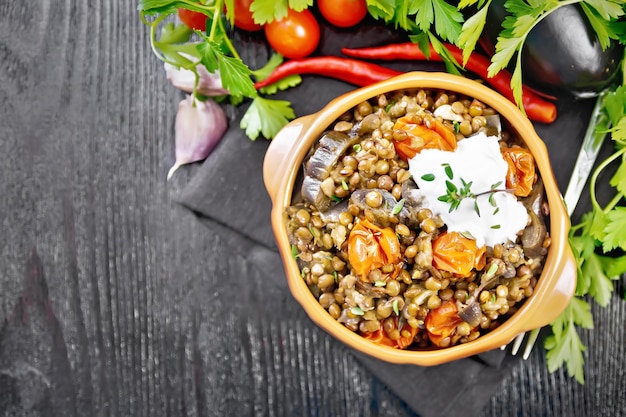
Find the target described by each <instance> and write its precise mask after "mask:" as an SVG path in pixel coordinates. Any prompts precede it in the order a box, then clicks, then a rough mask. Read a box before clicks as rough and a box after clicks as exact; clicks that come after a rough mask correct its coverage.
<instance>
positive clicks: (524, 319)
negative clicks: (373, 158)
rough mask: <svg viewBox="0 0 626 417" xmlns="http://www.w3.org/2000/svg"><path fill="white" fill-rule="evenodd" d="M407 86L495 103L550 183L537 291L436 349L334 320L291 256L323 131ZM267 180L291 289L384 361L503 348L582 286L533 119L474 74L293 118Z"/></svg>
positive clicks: (421, 76)
mask: <svg viewBox="0 0 626 417" xmlns="http://www.w3.org/2000/svg"><path fill="white" fill-rule="evenodd" d="M409 88H435V89H444V90H449V91H456V92H459V93H461V94H465V95H467V96H469V97H474V98H476V99H478V100H480V101H482V102H483V103H485V104H487V105H489V106H491V107H493V108H494V109H495V110H496V111H497V112H498V113H500V115H501V117H503V118H504V119H506V120H508V122H509V123H510V125H511V127H512V128H513V129H514V130H516V131H517V132H518V134H519V136H520V137H521V138H522V140H524V142H525V143H526V145H527V146H528V148H529V149H530V151H531V152H532V153H533V155H534V157H535V160H536V163H537V166H538V169H539V172H540V174H541V177H542V178H543V181H544V184H545V191H546V196H547V201H548V204H549V207H550V217H549V230H550V236H551V239H552V240H551V245H550V248H549V251H548V254H547V256H546V261H545V266H544V268H543V272H542V274H541V276H540V278H539V280H538V282H537V285H536V287H535V290H534V293H533V294H532V296H531V297H529V298H528V299H526V301H525V302H524V303H523V305H522V306H521V307H520V308H519V310H518V311H517V312H515V313H514V314H513V315H512V316H511V317H509V318H508V319H507V320H506V321H504V322H503V323H502V324H501V325H500V326H499V327H497V328H496V329H495V330H492V331H491V332H488V333H486V334H484V335H482V336H480V337H479V338H477V339H476V340H474V341H471V342H468V343H464V344H459V345H455V346H452V347H448V348H443V349H438V350H427V351H421V350H399V349H394V348H391V347H387V346H383V345H378V344H375V343H373V342H371V341H369V340H367V339H365V338H364V337H362V336H361V335H359V334H358V333H355V332H352V331H351V330H349V329H347V328H346V327H345V326H344V325H342V324H341V323H339V322H337V321H335V320H334V319H333V318H332V317H331V316H330V314H329V313H328V312H327V311H326V310H325V309H324V308H323V307H322V306H321V305H320V304H319V302H318V301H317V300H316V298H315V297H314V296H313V294H312V293H311V291H310V290H309V288H308V287H307V285H306V283H305V281H304V280H303V279H302V277H301V276H300V271H299V268H298V265H297V264H296V261H295V260H294V258H293V257H292V255H291V245H290V242H289V238H288V234H287V227H286V222H285V218H284V217H285V216H284V215H283V213H284V210H285V208H286V207H287V206H289V205H290V204H291V202H292V193H293V190H294V184H295V181H296V178H297V176H298V173H299V171H300V170H301V167H302V162H303V160H304V158H305V156H306V154H307V152H308V151H309V149H310V148H311V147H312V145H313V144H314V143H315V141H317V140H318V139H319V137H320V135H321V134H322V133H323V132H324V131H325V130H326V129H327V128H328V127H329V126H331V124H333V122H334V121H335V120H336V119H337V118H338V117H339V116H340V115H342V114H343V113H344V112H346V111H347V110H349V109H351V108H353V107H354V106H356V105H357V104H359V103H361V102H363V101H364V100H367V99H370V98H372V97H375V96H377V95H379V94H382V93H386V92H390V91H395V90H403V89H409ZM263 175H264V181H265V186H266V188H267V190H268V193H269V195H270V197H271V199H272V203H273V208H272V214H271V221H272V227H273V231H274V234H275V237H276V241H277V244H278V248H279V250H280V253H281V256H282V259H283V263H284V267H285V271H286V276H287V280H288V283H289V288H290V290H291V292H292V294H293V296H294V298H295V299H296V300H297V301H298V302H299V303H300V304H301V305H302V307H303V308H304V310H305V311H306V312H307V314H308V315H309V317H310V318H311V319H312V320H313V321H314V322H315V323H316V324H317V325H319V326H320V327H321V328H323V329H324V330H325V331H327V332H328V333H330V334H331V335H332V336H334V337H336V338H337V339H339V340H340V341H342V342H344V343H345V344H347V345H348V346H351V347H352V348H354V349H357V350H359V351H361V352H364V353H366V354H369V355H371V356H374V357H376V358H378V359H381V360H384V361H388V362H392V363H401V364H416V365H422V366H430V365H437V364H441V363H444V362H449V361H453V360H456V359H460V358H464V357H468V356H471V355H475V354H478V353H481V352H485V351H488V350H492V349H495V348H498V347H500V346H502V345H505V344H507V343H509V342H511V340H512V339H514V338H515V336H517V335H518V334H520V333H522V332H526V331H529V330H532V329H535V328H539V327H543V326H545V325H547V324H549V323H550V322H552V321H553V320H554V319H555V318H556V317H557V316H558V315H559V314H560V313H561V312H562V311H563V310H564V309H565V307H566V306H567V305H568V303H569V302H570V300H571V298H572V297H573V293H574V288H575V285H576V266H575V262H574V257H573V254H572V251H571V248H570V246H569V244H568V240H567V235H568V231H569V227H570V222H569V217H568V215H567V213H566V210H565V207H564V204H563V200H562V197H561V194H560V192H559V190H558V187H557V184H556V182H555V179H554V175H553V172H552V168H551V166H550V161H549V159H548V153H547V149H546V147H545V145H544V143H543V142H542V140H541V139H540V138H539V137H538V136H537V134H536V132H535V130H534V128H533V126H532V124H531V123H530V121H529V120H528V119H527V118H526V117H525V116H524V115H523V114H522V112H521V111H520V110H519V109H518V108H517V107H516V106H515V105H514V104H512V103H511V102H510V101H508V100H507V99H506V98H504V97H502V96H501V95H499V94H497V93H495V92H494V91H493V90H491V89H490V88H488V87H486V86H484V85H482V84H479V83H477V82H474V81H471V80H469V79H466V78H463V77H459V76H454V75H450V74H445V73H424V72H413V73H407V74H404V75H402V76H399V77H396V78H393V79H389V80H387V81H384V82H381V83H378V84H375V85H372V86H369V87H365V88H361V89H358V90H355V91H353V92H350V93H347V94H345V95H342V96H340V97H338V98H336V99H334V100H332V101H331V102H330V103H328V104H327V105H326V106H325V107H324V108H323V109H322V110H320V111H319V112H317V113H315V114H311V115H308V116H304V117H300V118H298V119H296V120H294V121H292V122H291V123H289V124H288V125H287V126H286V127H285V128H284V129H282V130H281V131H280V133H279V134H278V135H277V136H276V137H275V138H274V139H273V141H272V143H271V144H270V147H269V149H268V151H267V154H266V156H265V161H264V167H263Z"/></svg>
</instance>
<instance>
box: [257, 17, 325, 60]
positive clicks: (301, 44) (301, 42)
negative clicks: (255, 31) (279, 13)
mask: <svg viewBox="0 0 626 417" xmlns="http://www.w3.org/2000/svg"><path fill="white" fill-rule="evenodd" d="M264 27H265V36H266V37H267V41H268V43H269V44H270V46H271V47H272V48H273V49H274V50H275V51H276V52H278V53H279V54H281V55H282V56H284V57H286V58H304V57H305V56H308V55H310V54H311V53H313V51H315V49H316V48H317V45H318V44H319V41H320V26H319V24H318V23H317V20H315V17H314V16H313V14H312V13H311V12H310V11H309V10H306V9H305V10H302V11H301V12H296V11H295V10H291V9H289V11H288V13H287V16H285V17H283V18H282V19H281V20H274V21H272V22H270V23H268V24H266V25H265V26H264Z"/></svg>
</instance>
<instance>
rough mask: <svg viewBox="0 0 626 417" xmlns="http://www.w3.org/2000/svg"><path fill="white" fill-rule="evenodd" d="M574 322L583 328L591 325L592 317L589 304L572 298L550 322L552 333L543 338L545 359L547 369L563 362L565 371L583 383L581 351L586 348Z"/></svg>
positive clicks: (583, 361) (551, 369)
mask: <svg viewBox="0 0 626 417" xmlns="http://www.w3.org/2000/svg"><path fill="white" fill-rule="evenodd" d="M576 324H578V325H580V326H582V327H584V328H592V327H593V317H592V316H591V309H590V307H589V304H587V302H585V301H584V300H581V299H577V298H574V299H572V302H570V304H569V305H568V306H567V308H566V309H565V311H563V313H562V314H561V315H559V317H558V318H557V319H556V320H555V321H554V322H553V323H552V324H551V327H552V335H550V336H548V337H547V338H546V339H545V342H544V347H545V349H546V360H547V363H548V370H549V371H550V372H554V371H556V370H557V369H558V368H560V367H561V366H563V364H565V365H566V366H567V373H568V374H569V375H570V376H573V377H574V378H576V380H577V381H578V382H579V383H581V384H584V382H585V377H584V368H583V365H584V363H585V359H584V358H583V353H584V352H585V350H586V349H587V348H586V347H585V346H584V345H583V343H582V341H581V340H580V337H579V336H578V333H577V331H576Z"/></svg>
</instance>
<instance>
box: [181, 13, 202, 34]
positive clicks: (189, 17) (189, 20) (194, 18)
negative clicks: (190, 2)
mask: <svg viewBox="0 0 626 417" xmlns="http://www.w3.org/2000/svg"><path fill="white" fill-rule="evenodd" d="M178 17H179V18H180V21H181V22H183V23H184V24H185V25H186V26H187V27H188V28H190V29H194V30H200V31H202V32H204V31H206V19H207V17H206V16H205V15H203V14H202V13H200V12H195V11H193V10H187V9H178Z"/></svg>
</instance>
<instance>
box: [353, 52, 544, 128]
mask: <svg viewBox="0 0 626 417" xmlns="http://www.w3.org/2000/svg"><path fill="white" fill-rule="evenodd" d="M444 46H445V47H446V49H447V50H448V51H449V52H450V54H451V55H452V56H453V57H454V59H455V60H456V61H457V62H463V51H461V50H460V49H459V48H457V47H456V46H454V45H452V44H444ZM341 52H342V53H343V54H345V55H348V56H350V57H354V58H367V59H379V60H411V59H415V60H427V59H430V60H432V61H437V62H441V61H443V59H442V58H441V56H439V55H438V54H437V52H435V50H434V49H433V47H432V45H431V46H430V58H427V57H426V55H424V52H422V50H421V49H420V48H419V46H417V45H416V44H414V43H411V42H404V43H394V44H389V45H384V46H379V47H372V48H358V49H350V48H343V49H342V50H341ZM490 64H491V61H490V60H489V58H487V57H486V56H484V55H480V54H478V53H476V52H472V54H471V55H470V58H469V60H468V61H467V64H466V66H465V68H466V69H468V70H470V71H472V72H473V73H475V74H476V75H478V76H479V77H481V78H482V79H483V80H485V81H486V82H488V83H489V84H491V86H492V87H493V88H494V89H495V90H497V91H498V92H499V93H500V94H502V95H503V96H504V97H506V98H508V99H509V100H511V101H512V102H515V98H514V97H513V90H512V89H511V74H510V73H509V72H508V71H505V70H502V71H500V72H498V73H497V74H496V75H495V76H493V77H488V76H487V73H488V68H489V65H490ZM522 104H523V106H524V110H525V111H526V115H527V116H528V118H529V119H531V120H534V121H536V122H542V123H552V122H554V120H555V119H556V106H555V105H554V103H551V102H549V101H547V100H544V99H543V98H542V97H540V96H539V95H538V94H537V93H535V92H533V91H532V90H531V89H530V88H528V87H527V86H522Z"/></svg>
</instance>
